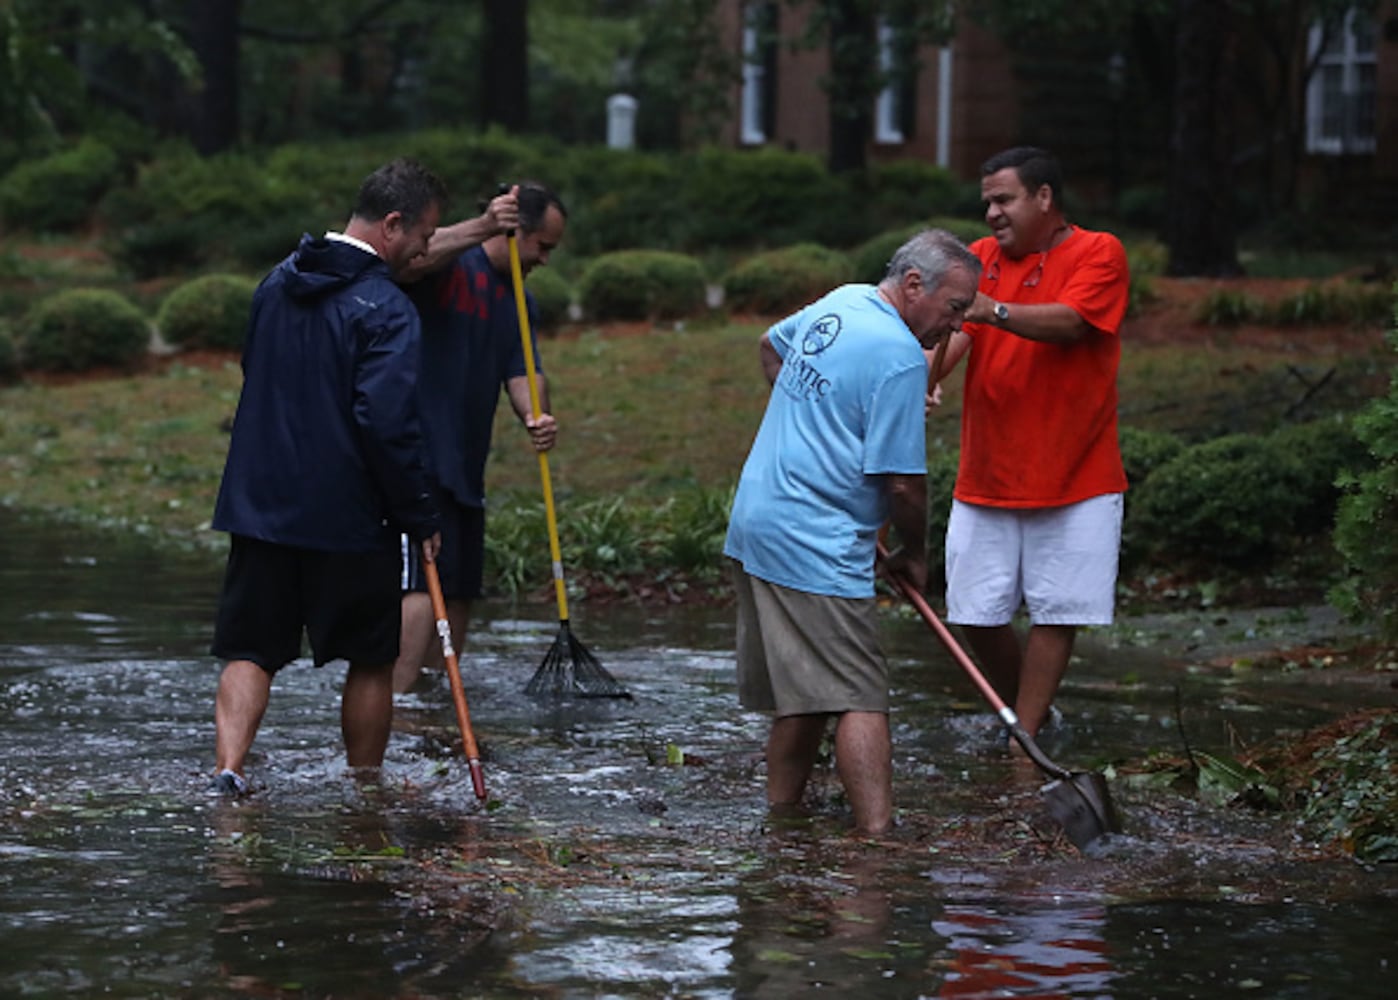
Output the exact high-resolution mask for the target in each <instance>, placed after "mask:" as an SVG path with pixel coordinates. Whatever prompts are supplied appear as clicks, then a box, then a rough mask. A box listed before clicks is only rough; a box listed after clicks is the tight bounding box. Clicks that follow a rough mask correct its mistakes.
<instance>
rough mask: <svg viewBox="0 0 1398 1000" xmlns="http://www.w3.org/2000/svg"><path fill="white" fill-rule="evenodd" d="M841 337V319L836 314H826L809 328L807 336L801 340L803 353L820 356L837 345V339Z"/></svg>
mask: <svg viewBox="0 0 1398 1000" xmlns="http://www.w3.org/2000/svg"><path fill="white" fill-rule="evenodd" d="M839 335H840V317H839V316H836V315H835V314H834V313H826V314H825V315H824V316H822V317H821V318H820V319H818V320H816V321H815V322H814V323H812V324H811V325H810V326H809V327H807V329H806V335H805V336H804V337H802V338H801V353H802V354H819V353H821V352H822V351H824V350H825V349H826V348H827V347H829V346H830V345H831V344H833V343H835V338H836V337H838V336H839Z"/></svg>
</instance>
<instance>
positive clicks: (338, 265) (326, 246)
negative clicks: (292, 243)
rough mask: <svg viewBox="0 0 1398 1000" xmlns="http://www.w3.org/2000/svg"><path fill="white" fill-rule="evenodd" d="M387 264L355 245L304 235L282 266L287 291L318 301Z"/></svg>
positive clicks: (384, 267)
mask: <svg viewBox="0 0 1398 1000" xmlns="http://www.w3.org/2000/svg"><path fill="white" fill-rule="evenodd" d="M373 268H382V269H384V270H385V271H387V265H385V264H384V262H383V260H382V258H380V257H378V256H376V255H375V254H371V253H367V252H365V251H364V250H361V249H359V247H357V246H355V245H353V244H352V243H345V242H343V241H342V240H329V239H326V238H325V237H323V236H321V237H313V236H311V235H310V234H308V233H307V234H303V235H302V236H301V243H300V245H299V246H297V248H296V251H295V253H293V254H292V255H291V256H290V257H288V258H287V259H286V261H285V262H283V264H282V269H283V271H284V272H285V278H286V290H287V292H288V293H289V294H290V295H291V296H292V298H296V299H308V298H315V297H316V296H319V295H325V294H327V293H329V292H333V291H335V290H336V289H340V288H343V287H345V286H346V285H348V284H349V283H350V282H352V281H354V280H355V279H357V278H358V277H359V276H360V275H361V274H363V273H364V272H365V271H368V270H371V269H373Z"/></svg>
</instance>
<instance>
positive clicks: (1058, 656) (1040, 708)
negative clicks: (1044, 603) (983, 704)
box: [1015, 625, 1078, 736]
mask: <svg viewBox="0 0 1398 1000" xmlns="http://www.w3.org/2000/svg"><path fill="white" fill-rule="evenodd" d="M1077 631H1078V630H1077V627H1076V626H1073V625H1035V626H1033V627H1032V628H1031V629H1030V630H1029V640H1028V642H1026V643H1025V647H1024V666H1023V668H1022V669H1021V671H1020V680H1019V696H1018V697H1017V698H1016V699H1015V714H1016V715H1018V716H1019V721H1020V724H1021V725H1023V726H1024V729H1025V731H1026V732H1028V733H1029V735H1030V736H1035V735H1037V734H1038V732H1039V727H1040V726H1042V725H1043V724H1044V719H1046V718H1047V717H1048V710H1049V706H1050V705H1052V704H1053V698H1054V695H1056V694H1057V693H1058V685H1059V684H1060V683H1061V682H1062V680H1063V675H1064V674H1065V673H1066V672H1067V670H1068V661H1069V659H1071V658H1072V655H1073V640H1074V639H1075V638H1076V637H1077Z"/></svg>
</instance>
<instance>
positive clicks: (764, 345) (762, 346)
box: [757, 333, 782, 386]
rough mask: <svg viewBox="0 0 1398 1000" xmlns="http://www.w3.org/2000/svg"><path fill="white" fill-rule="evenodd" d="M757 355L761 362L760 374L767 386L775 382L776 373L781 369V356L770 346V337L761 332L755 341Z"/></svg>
mask: <svg viewBox="0 0 1398 1000" xmlns="http://www.w3.org/2000/svg"><path fill="white" fill-rule="evenodd" d="M757 356H758V359H759V360H760V361H761V363H762V375H763V377H764V378H765V379H767V384H768V385H769V386H771V385H776V384H777V373H778V372H780V371H781V370H782V356H781V355H780V354H778V353H777V349H776V348H775V347H773V346H772V338H771V337H769V336H768V335H767V334H765V333H764V334H763V335H762V336H761V337H760V338H759V339H758V341H757Z"/></svg>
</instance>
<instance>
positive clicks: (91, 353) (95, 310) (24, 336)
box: [19, 288, 150, 371]
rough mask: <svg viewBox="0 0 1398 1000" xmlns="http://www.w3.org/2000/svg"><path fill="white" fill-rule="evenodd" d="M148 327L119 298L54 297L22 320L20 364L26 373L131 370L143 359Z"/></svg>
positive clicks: (81, 291) (95, 293) (89, 291)
mask: <svg viewBox="0 0 1398 1000" xmlns="http://www.w3.org/2000/svg"><path fill="white" fill-rule="evenodd" d="M149 345H150V325H149V324H148V323H147V322H146V317H145V316H144V315H143V314H142V313H141V310H139V309H137V308H136V306H134V305H132V304H131V303H130V302H128V301H127V300H126V299H125V298H124V297H123V296H122V295H121V294H119V293H117V292H113V291H109V290H107V289H101V288H78V289H72V290H70V291H65V292H58V293H56V294H54V295H52V296H50V297H49V298H47V299H45V300H43V301H42V302H40V303H39V304H38V305H36V306H35V307H34V308H33V309H32V310H30V312H29V314H28V315H27V316H26V317H25V320H24V325H23V328H22V330H21V334H20V344H19V347H20V360H21V363H22V364H23V366H24V367H25V368H26V369H34V370H38V371H85V370H87V369H89V368H95V367H98V366H101V365H118V366H130V365H132V364H133V363H134V362H136V361H137V360H138V359H140V358H142V357H144V356H145V354H146V350H147V348H148V347H149Z"/></svg>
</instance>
